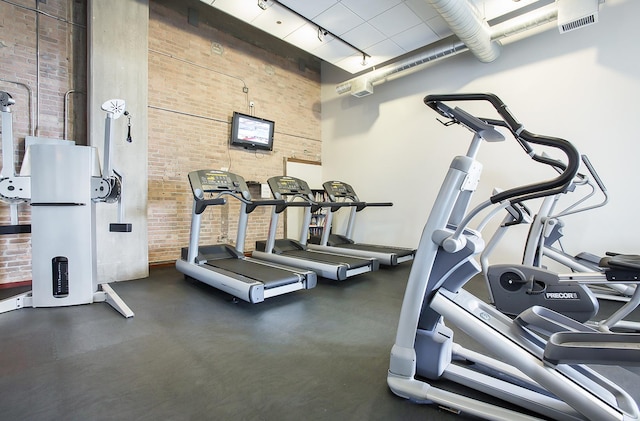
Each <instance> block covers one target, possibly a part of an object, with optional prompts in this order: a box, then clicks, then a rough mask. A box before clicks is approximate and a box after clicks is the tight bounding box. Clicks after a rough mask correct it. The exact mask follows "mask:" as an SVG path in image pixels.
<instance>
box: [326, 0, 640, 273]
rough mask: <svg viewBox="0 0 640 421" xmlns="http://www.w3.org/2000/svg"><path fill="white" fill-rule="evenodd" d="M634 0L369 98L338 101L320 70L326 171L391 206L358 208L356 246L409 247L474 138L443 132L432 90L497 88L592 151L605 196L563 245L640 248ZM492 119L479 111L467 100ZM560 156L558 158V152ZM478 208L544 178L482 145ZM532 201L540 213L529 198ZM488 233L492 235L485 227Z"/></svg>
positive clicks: (504, 251) (502, 253)
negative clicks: (429, 98)
mask: <svg viewBox="0 0 640 421" xmlns="http://www.w3.org/2000/svg"><path fill="white" fill-rule="evenodd" d="M637 16H640V2H637V1H630V0H626V1H625V0H607V2H606V3H604V4H602V5H601V6H600V15H599V18H600V21H599V23H597V24H595V25H591V26H589V27H585V28H582V29H580V30H576V31H573V32H569V33H566V34H560V33H559V32H558V30H557V29H556V27H555V24H551V25H548V26H546V27H545V28H546V30H544V31H542V32H540V33H538V34H536V35H534V36H532V37H528V38H525V39H521V40H518V41H517V42H512V43H509V44H506V45H505V46H504V48H503V51H502V55H501V56H500V57H499V58H498V59H497V60H496V61H495V62H493V63H489V64H484V63H480V62H479V61H477V60H476V59H475V58H474V57H473V56H472V55H471V54H470V53H462V54H460V55H458V56H456V57H452V58H449V59H445V60H443V61H441V62H439V63H435V64H433V65H431V66H429V67H427V68H425V69H424V70H422V71H420V72H417V73H414V74H413V75H409V76H406V77H404V78H400V79H397V80H394V81H389V82H387V83H385V84H382V85H378V86H375V88H374V94H373V95H369V96H367V97H364V98H360V99H358V98H355V97H352V96H350V95H348V94H346V95H341V96H338V95H337V94H336V93H335V85H336V84H337V83H340V82H343V81H345V80H347V79H349V78H351V75H348V74H346V73H344V72H342V71H340V70H337V69H335V68H333V67H331V66H329V65H326V67H324V68H323V73H322V74H323V91H322V101H323V102H322V116H323V125H322V143H323V155H322V162H323V176H324V178H325V179H327V180H328V179H339V180H343V181H346V182H348V183H350V184H351V185H353V187H354V188H355V190H356V192H357V193H358V195H359V196H360V198H361V199H362V200H366V201H393V202H394V207H392V208H379V209H370V210H368V211H365V212H361V214H360V215H359V217H360V219H359V220H358V223H357V226H356V229H355V233H354V237H355V239H356V241H361V242H375V243H380V244H383V243H384V244H394V245H400V246H410V247H414V246H416V245H417V243H418V241H419V238H420V235H421V231H422V228H423V226H424V223H425V221H426V219H427V216H428V214H429V211H430V208H431V205H432V203H433V200H434V199H435V196H436V194H437V191H438V189H439V187H440V183H441V181H442V179H443V177H444V175H445V173H446V170H447V168H448V166H449V163H450V161H451V159H452V158H453V156H454V155H456V154H464V153H465V152H466V148H467V146H468V145H469V141H470V140H471V133H470V132H468V131H466V130H464V129H463V128H461V127H460V126H452V127H448V128H446V127H444V126H442V125H441V124H439V123H438V122H437V121H436V117H437V115H436V114H435V113H434V112H433V111H431V110H430V109H429V108H428V107H426V106H425V105H424V104H423V98H424V96H425V95H427V94H429V93H455V92H492V93H495V94H497V95H498V96H499V97H501V98H502V100H503V101H504V102H505V103H506V104H507V105H508V106H509V108H510V110H511V111H512V112H513V114H514V115H515V116H516V117H517V118H518V119H519V120H520V122H521V123H523V124H524V125H525V127H526V128H527V129H528V130H529V131H532V132H534V133H541V134H546V135H552V136H556V137H562V138H565V139H567V140H570V141H572V142H573V143H574V144H575V145H576V147H577V148H578V149H579V150H580V152H581V153H584V154H587V155H588V156H589V157H590V158H591V161H592V162H593V164H594V165H595V166H596V168H597V169H598V171H599V173H600V175H601V177H602V178H603V180H604V182H605V184H606V185H607V187H608V190H609V193H610V196H611V199H610V203H609V204H608V205H607V206H606V207H604V208H600V209H598V210H594V211H590V212H588V213H584V214H581V215H577V216H574V217H571V218H569V219H567V220H566V222H567V224H568V225H567V227H566V229H565V234H566V239H565V247H566V248H567V249H568V250H569V251H575V252H578V251H582V250H588V251H591V252H593V253H597V254H601V253H604V252H605V251H606V250H615V251H618V252H625V253H639V252H640V242H639V241H638V238H639V236H640V222H639V219H638V216H637V213H636V211H635V210H636V208H637V207H638V205H639V204H640V187H639V186H638V181H640V175H639V172H638V169H637V165H638V164H637V161H638V157H640V134H639V133H638V132H637V130H636V122H637V121H638V119H639V118H640V105H638V98H640V57H639V56H638V51H639V49H638V40H639V39H640V27H639V26H638V25H637V24H636V17H637ZM469 109H470V110H472V111H476V112H478V113H480V114H481V115H483V116H490V115H489V114H490V113H489V112H488V110H489V108H485V107H481V108H479V107H476V106H473V107H470V108H469ZM556 156H558V157H560V155H557V154H556ZM479 160H480V161H481V162H482V163H483V164H484V168H485V171H484V174H483V179H482V181H481V187H480V189H479V190H478V193H477V194H476V198H475V203H478V202H480V201H481V200H485V199H486V198H487V197H488V196H489V194H490V190H491V189H492V188H493V187H494V186H500V187H502V188H509V187H513V186H515V185H518V184H524V183H529V182H532V181H536V180H540V178H541V177H542V178H545V179H548V178H551V177H553V176H554V174H553V173H551V172H550V171H549V170H548V169H547V168H541V166H540V165H537V164H535V163H533V162H532V161H531V160H530V159H528V158H527V157H526V156H525V154H524V153H523V152H522V150H521V149H520V148H519V147H518V146H516V145H515V142H514V141H513V140H512V139H508V142H502V143H495V144H485V145H483V148H482V149H481V151H480V154H479ZM532 206H533V207H534V209H535V206H534V204H532ZM487 233H488V234H489V235H490V234H491V233H492V231H491V230H490V229H489V230H488V232H487ZM524 235H526V228H524V227H522V229H518V230H517V231H514V232H512V233H511V235H510V236H509V238H508V241H505V242H504V243H503V246H502V247H501V248H500V249H499V250H498V251H497V252H496V254H495V255H494V257H495V259H494V262H502V261H504V262H517V261H519V259H520V257H521V251H522V246H523V244H524Z"/></svg>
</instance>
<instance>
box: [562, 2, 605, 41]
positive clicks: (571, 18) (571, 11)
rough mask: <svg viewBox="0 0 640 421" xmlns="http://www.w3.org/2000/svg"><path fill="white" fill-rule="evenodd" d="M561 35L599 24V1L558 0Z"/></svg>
mask: <svg viewBox="0 0 640 421" xmlns="http://www.w3.org/2000/svg"><path fill="white" fill-rule="evenodd" d="M557 4H558V30H559V31H560V33H561V34H563V33H565V32H569V31H573V30H575V29H579V28H582V27H584V26H587V25H592V24H594V23H597V22H598V4H599V0H557Z"/></svg>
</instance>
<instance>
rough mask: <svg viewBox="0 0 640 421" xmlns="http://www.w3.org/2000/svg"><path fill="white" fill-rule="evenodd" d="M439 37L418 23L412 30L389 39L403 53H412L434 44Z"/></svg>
mask: <svg viewBox="0 0 640 421" xmlns="http://www.w3.org/2000/svg"><path fill="white" fill-rule="evenodd" d="M439 39H440V37H438V35H436V34H435V32H433V31H432V30H431V28H429V27H428V26H427V25H426V24H425V23H420V24H418V25H416V26H414V27H413V28H409V29H407V30H406V31H404V32H400V33H399V34H397V35H394V36H392V37H391V40H392V41H393V42H395V43H396V44H398V45H399V46H400V47H401V48H402V49H403V50H404V51H405V52H409V51H413V50H415V49H417V48H420V47H423V46H425V45H427V44H431V43H432V42H436V41H437V40H439Z"/></svg>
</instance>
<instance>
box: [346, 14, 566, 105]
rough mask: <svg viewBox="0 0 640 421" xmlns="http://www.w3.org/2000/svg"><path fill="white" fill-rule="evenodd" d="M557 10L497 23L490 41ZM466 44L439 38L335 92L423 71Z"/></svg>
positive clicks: (552, 16) (540, 22)
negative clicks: (411, 54) (402, 58)
mask: <svg viewBox="0 0 640 421" xmlns="http://www.w3.org/2000/svg"><path fill="white" fill-rule="evenodd" d="M557 16H558V9H557V7H556V6H553V5H552V6H549V7H544V8H541V9H540V10H539V12H538V13H529V14H527V15H526V17H524V18H515V19H512V20H509V21H507V22H504V23H501V24H499V25H496V26H495V28H492V32H491V40H492V41H497V40H501V39H503V38H506V37H509V36H512V35H515V34H519V33H522V32H524V31H528V30H530V29H534V28H536V27H539V26H542V25H544V24H547V23H549V22H551V21H554V20H556V19H557ZM468 50H469V47H468V46H467V45H465V43H464V42H462V41H461V40H459V39H458V38H457V36H451V37H449V38H445V39H442V40H440V41H438V42H436V43H434V44H432V45H431V46H430V48H428V49H427V50H423V51H421V52H419V53H418V54H416V55H414V56H412V57H410V58H407V59H405V60H404V61H402V62H399V63H393V64H390V65H388V66H385V67H382V68H380V69H376V70H374V71H372V72H369V73H366V74H364V75H360V76H357V77H355V78H352V79H349V80H347V81H345V82H342V83H340V84H338V85H336V93H337V94H338V95H342V94H344V93H347V92H350V91H351V89H352V86H353V85H355V84H358V83H360V84H361V83H362V82H363V81H364V82H368V83H370V84H371V85H373V86H375V85H380V84H382V83H384V82H387V81H389V80H393V79H396V78H399V77H402V76H407V75H409V74H412V73H414V72H416V71H418V70H422V68H423V67H424V65H426V64H427V63H431V62H433V61H436V60H439V59H442V58H445V57H449V56H453V55H456V54H459V53H462V52H464V51H468Z"/></svg>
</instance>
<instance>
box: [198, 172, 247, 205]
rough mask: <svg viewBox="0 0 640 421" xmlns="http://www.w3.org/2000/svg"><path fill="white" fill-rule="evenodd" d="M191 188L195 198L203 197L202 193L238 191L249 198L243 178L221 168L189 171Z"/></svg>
mask: <svg viewBox="0 0 640 421" xmlns="http://www.w3.org/2000/svg"><path fill="white" fill-rule="evenodd" d="M189 182H190V183H191V190H192V191H193V195H194V196H195V197H196V198H197V199H203V198H204V193H219V192H230V193H239V194H241V195H242V197H243V198H245V199H247V200H251V195H250V194H249V188H248V187H247V183H246V182H245V181H244V178H242V177H241V176H239V175H237V174H233V173H230V172H227V171H221V170H199V171H192V172H190V173H189Z"/></svg>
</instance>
